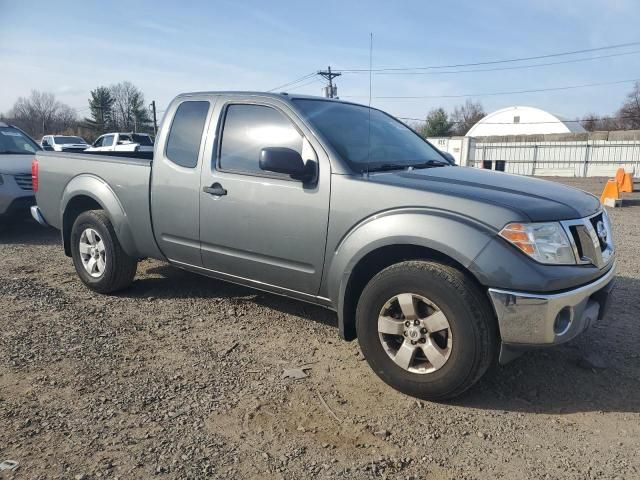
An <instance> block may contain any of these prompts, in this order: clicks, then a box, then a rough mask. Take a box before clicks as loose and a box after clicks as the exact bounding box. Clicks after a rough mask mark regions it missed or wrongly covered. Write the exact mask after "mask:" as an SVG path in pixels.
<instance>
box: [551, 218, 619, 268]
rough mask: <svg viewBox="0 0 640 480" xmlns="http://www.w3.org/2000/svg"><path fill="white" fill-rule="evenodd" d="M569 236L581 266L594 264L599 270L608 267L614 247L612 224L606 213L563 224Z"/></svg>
mask: <svg viewBox="0 0 640 480" xmlns="http://www.w3.org/2000/svg"><path fill="white" fill-rule="evenodd" d="M562 225H563V226H564V229H565V231H566V232H567V234H568V235H569V239H570V240H571V245H572V247H573V253H574V254H575V257H576V259H577V261H578V263H579V264H581V265H587V264H592V265H595V266H596V267H598V268H602V267H604V266H605V265H607V264H608V263H609V262H610V261H611V259H612V258H613V252H614V246H613V237H612V236H611V224H610V223H609V216H608V215H607V213H606V211H604V210H603V211H601V212H599V213H597V214H595V215H593V216H591V217H586V218H581V219H578V220H567V221H564V222H562Z"/></svg>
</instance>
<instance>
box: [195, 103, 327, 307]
mask: <svg viewBox="0 0 640 480" xmlns="http://www.w3.org/2000/svg"><path fill="white" fill-rule="evenodd" d="M256 98H260V97H243V96H238V97H229V98H227V101H226V102H223V101H222V99H221V100H218V106H217V108H216V112H215V114H214V115H215V117H214V118H216V119H218V125H217V134H216V140H215V142H213V143H214V144H213V146H212V148H211V156H210V157H209V158H207V163H205V164H203V168H202V182H201V183H202V187H203V188H202V189H201V191H200V241H201V244H202V262H203V266H204V267H205V268H207V269H210V270H213V271H215V272H219V273H222V274H225V275H227V276H229V277H230V279H245V280H246V281H247V283H254V284H258V285H259V284H268V285H271V286H275V287H279V288H280V289H283V290H287V291H293V292H300V293H304V294H309V295H315V294H317V292H318V289H319V287H320V280H321V277H322V267H323V262H324V249H325V241H326V234H327V222H328V215H329V193H330V189H329V182H330V168H329V160H328V158H327V157H326V155H325V153H324V150H323V149H322V148H321V146H320V145H319V143H318V142H317V140H316V139H315V137H312V135H311V133H310V131H308V129H307V128H306V126H305V125H304V124H303V123H302V122H301V121H300V120H299V119H298V118H297V117H296V115H295V113H294V112H292V111H291V110H290V109H289V107H288V106H287V105H286V104H285V103H284V102H279V101H278V100H277V99H273V98H263V99H260V100H256ZM265 147H286V148H290V149H293V150H296V151H297V152H299V153H300V154H301V155H302V158H303V160H304V161H305V162H308V161H312V162H316V163H317V164H318V172H319V173H318V178H317V180H316V181H315V182H314V183H313V184H304V183H303V182H302V181H299V180H293V179H292V178H290V177H288V176H286V175H283V174H276V173H271V172H266V171H263V170H261V169H260V166H259V158H260V151H261V149H262V148H265Z"/></svg>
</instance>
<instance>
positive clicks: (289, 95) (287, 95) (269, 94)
mask: <svg viewBox="0 0 640 480" xmlns="http://www.w3.org/2000/svg"><path fill="white" fill-rule="evenodd" d="M195 95H248V96H260V97H271V98H278V99H286V100H289V99H292V98H306V99H309V100H325V101H327V102H339V103H353V102H348V101H345V100H341V99H339V98H327V97H320V96H317V95H300V94H297V93H288V92H258V91H234V90H227V91H208V92H206V91H205V92H185V93H181V94H179V95H177V96H176V98H182V97H190V96H195Z"/></svg>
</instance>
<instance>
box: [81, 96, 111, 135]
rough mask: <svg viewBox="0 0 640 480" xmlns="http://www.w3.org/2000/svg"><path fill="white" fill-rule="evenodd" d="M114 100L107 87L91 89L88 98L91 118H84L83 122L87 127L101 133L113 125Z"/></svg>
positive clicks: (98, 133)
mask: <svg viewBox="0 0 640 480" xmlns="http://www.w3.org/2000/svg"><path fill="white" fill-rule="evenodd" d="M114 102H115V99H114V97H113V95H112V94H111V91H110V90H109V89H108V88H107V87H98V88H96V89H95V90H91V98H90V99H89V109H90V110H91V118H85V123H86V124H87V126H88V127H89V128H91V129H92V130H95V132H96V134H97V135H102V134H103V133H105V132H107V131H109V130H110V129H111V128H112V127H113V113H112V108H113V104H114Z"/></svg>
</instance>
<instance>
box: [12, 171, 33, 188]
mask: <svg viewBox="0 0 640 480" xmlns="http://www.w3.org/2000/svg"><path fill="white" fill-rule="evenodd" d="M13 178H15V179H16V183H17V184H18V186H19V187H20V188H21V189H22V190H29V191H31V190H33V183H32V179H31V174H22V175H16V176H15V177H13Z"/></svg>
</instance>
